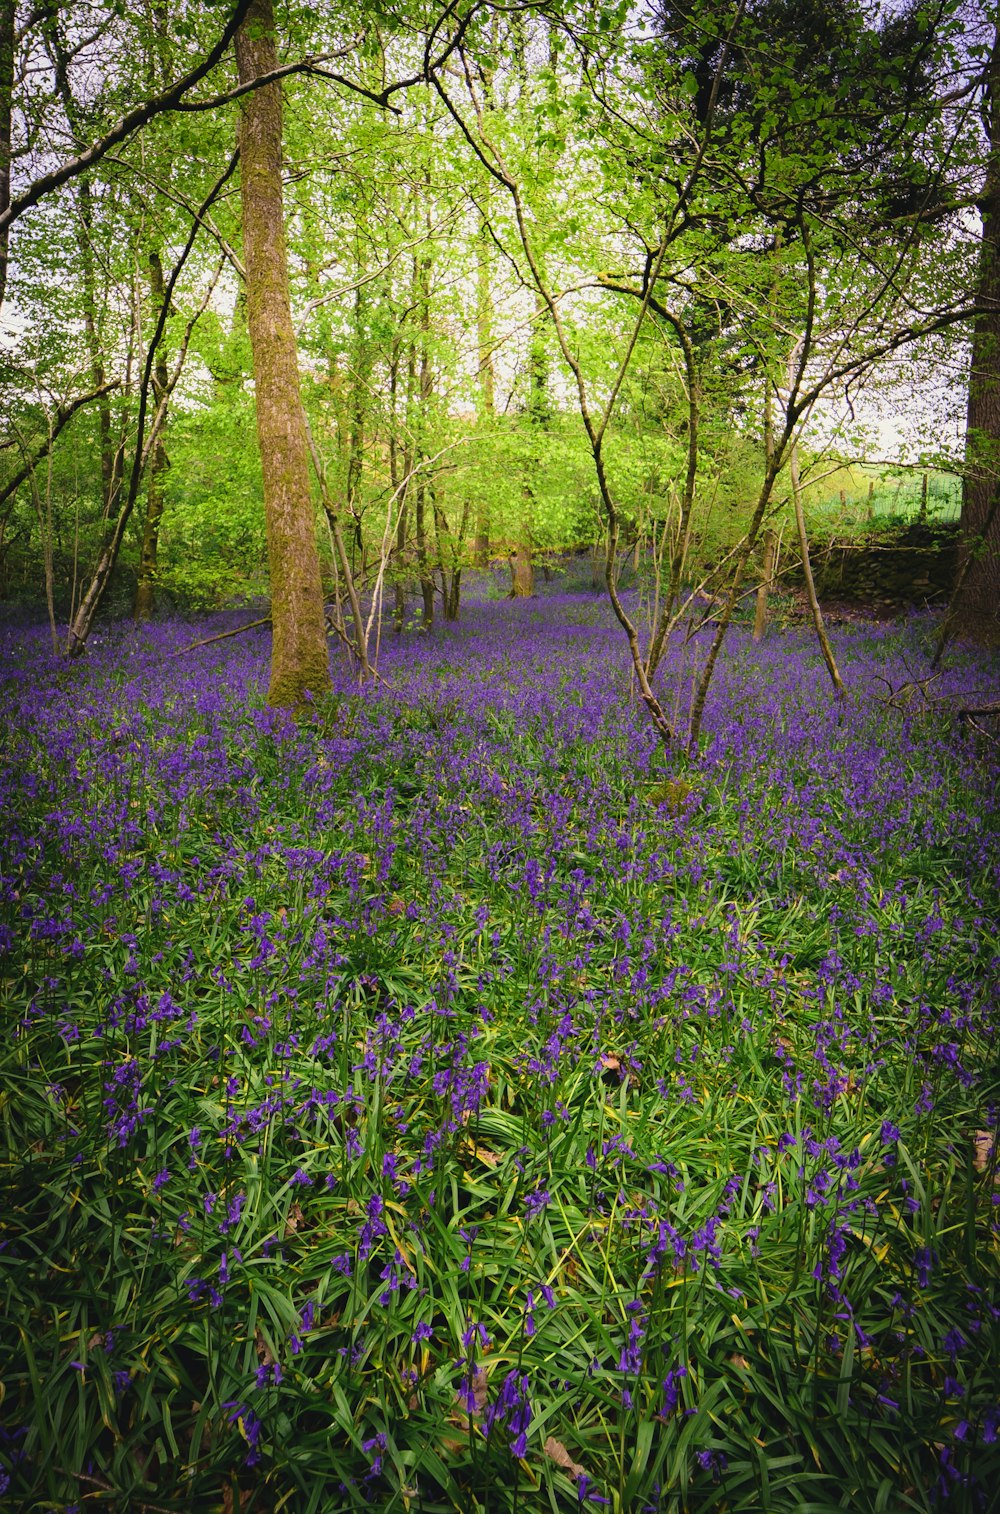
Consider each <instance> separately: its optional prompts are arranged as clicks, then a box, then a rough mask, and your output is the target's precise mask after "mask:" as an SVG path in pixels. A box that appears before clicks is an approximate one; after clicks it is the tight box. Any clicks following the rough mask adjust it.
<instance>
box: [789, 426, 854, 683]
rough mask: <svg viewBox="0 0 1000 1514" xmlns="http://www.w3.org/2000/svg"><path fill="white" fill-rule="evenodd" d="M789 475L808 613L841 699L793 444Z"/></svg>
mask: <svg viewBox="0 0 1000 1514" xmlns="http://www.w3.org/2000/svg"><path fill="white" fill-rule="evenodd" d="M788 471H789V475H790V478H791V484H792V503H793V504H794V506H795V530H796V533H797V535H798V539H799V552H800V553H801V555H802V578H803V580H804V582H805V589H806V599H807V600H808V602H809V613H810V614H811V615H812V621H813V626H814V628H815V631H816V640H817V641H818V642H819V646H820V651H821V652H822V653H823V661H824V662H825V663H826V670H827V672H828V673H829V675H830V682H831V683H832V684H833V692H834V693H835V694H836V695H837V698H838V699H842V698H843V697H844V694H845V693H846V692H847V691H846V689H845V688H844V680H843V679H842V678H841V676H840V669H839V668H838V667H837V659H836V658H835V657H834V655H833V648H832V647H831V645H830V638H829V637H828V636H827V634H826V625H825V623H824V620H823V611H822V609H821V608H820V603H819V599H818V597H817V595H816V582H815V580H814V578H813V571H812V563H811V562H810V560H809V537H808V534H807V532H806V517H805V512H804V510H803V508H802V485H801V482H800V480H799V449H798V446H797V445H796V443H794V442H793V443H792V447H791V451H790V452H789V455H788Z"/></svg>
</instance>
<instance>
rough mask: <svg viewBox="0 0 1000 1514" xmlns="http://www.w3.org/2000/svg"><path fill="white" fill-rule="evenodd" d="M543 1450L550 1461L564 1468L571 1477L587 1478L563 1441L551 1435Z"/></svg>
mask: <svg viewBox="0 0 1000 1514" xmlns="http://www.w3.org/2000/svg"><path fill="white" fill-rule="evenodd" d="M542 1450H543V1451H544V1452H545V1454H546V1456H547V1457H548V1458H549V1460H550V1461H554V1462H555V1464H556V1466H557V1467H562V1468H563V1470H564V1471H565V1472H568V1473H569V1475H570V1477H586V1475H587V1474H586V1472H585V1471H584V1470H583V1468H582V1467H581V1465H580V1463H579V1462H578V1461H574V1460H573V1458H572V1456H570V1454H569V1452H568V1451H567V1450H566V1447H565V1446H564V1445H563V1443H562V1441H560V1440H556V1439H555V1438H554V1437H553V1436H551V1435H550V1436H549V1438H548V1440H547V1441H546V1442H545V1444H544V1446H543V1447H542Z"/></svg>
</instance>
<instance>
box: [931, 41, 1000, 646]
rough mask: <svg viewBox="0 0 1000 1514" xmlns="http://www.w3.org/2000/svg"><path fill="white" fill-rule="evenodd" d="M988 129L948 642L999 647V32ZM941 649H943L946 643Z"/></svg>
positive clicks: (987, 103) (987, 102)
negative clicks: (978, 308) (955, 638)
mask: <svg viewBox="0 0 1000 1514" xmlns="http://www.w3.org/2000/svg"><path fill="white" fill-rule="evenodd" d="M983 124H984V126H985V129H986V134H987V139H988V141H989V145H990V150H989V156H988V159H987V166H986V181H985V183H984V185H983V192H982V195H981V197H980V200H979V211H980V214H981V215H982V218H983V240H982V243H981V246H980V251H979V272H978V276H977V279H976V301H977V304H979V305H982V306H985V309H984V311H983V313H982V314H981V315H978V316H977V317H976V319H975V321H974V323H973V328H972V360H971V363H970V368H969V397H968V403H967V407H966V426H965V479H964V482H963V487H962V520H961V546H960V549H959V567H958V581H957V584H956V592H955V595H954V602H953V604H952V605H951V607H950V608H949V614H948V619H947V623H946V624H947V634H948V635H949V636H951V635H956V634H957V635H961V636H968V637H971V638H973V639H975V640H977V641H981V642H987V643H996V642H997V641H1000V512H998V511H997V509H996V505H995V499H996V494H997V490H998V488H1000V27H998V28H997V30H996V32H995V34H994V39H993V51H992V53H991V56H990V63H989V74H988V79H987V87H986V90H985V94H984V101H983ZM942 644H943V643H942Z"/></svg>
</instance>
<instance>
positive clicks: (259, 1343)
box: [253, 1325, 274, 1367]
mask: <svg viewBox="0 0 1000 1514" xmlns="http://www.w3.org/2000/svg"><path fill="white" fill-rule="evenodd" d="M253 1343H254V1345H255V1346H256V1347H257V1359H258V1361H259V1362H260V1364H261V1366H262V1367H273V1366H274V1353H273V1352H272V1350H271V1348H270V1346H269V1345H268V1344H267V1341H266V1340H265V1339H264V1336H263V1333H262V1331H261V1328H260V1326H259V1325H258V1326H257V1328H256V1330H255V1331H254V1333H253Z"/></svg>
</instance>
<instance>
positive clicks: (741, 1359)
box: [729, 1351, 750, 1372]
mask: <svg viewBox="0 0 1000 1514" xmlns="http://www.w3.org/2000/svg"><path fill="white" fill-rule="evenodd" d="M729 1360H730V1361H731V1362H732V1364H733V1366H734V1367H739V1368H741V1369H742V1371H744V1372H749V1371H750V1363H749V1362H748V1361H747V1359H746V1357H745V1356H743V1355H742V1354H741V1353H740V1352H739V1351H734V1352H733V1354H732V1356H731V1357H730V1358H729Z"/></svg>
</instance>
